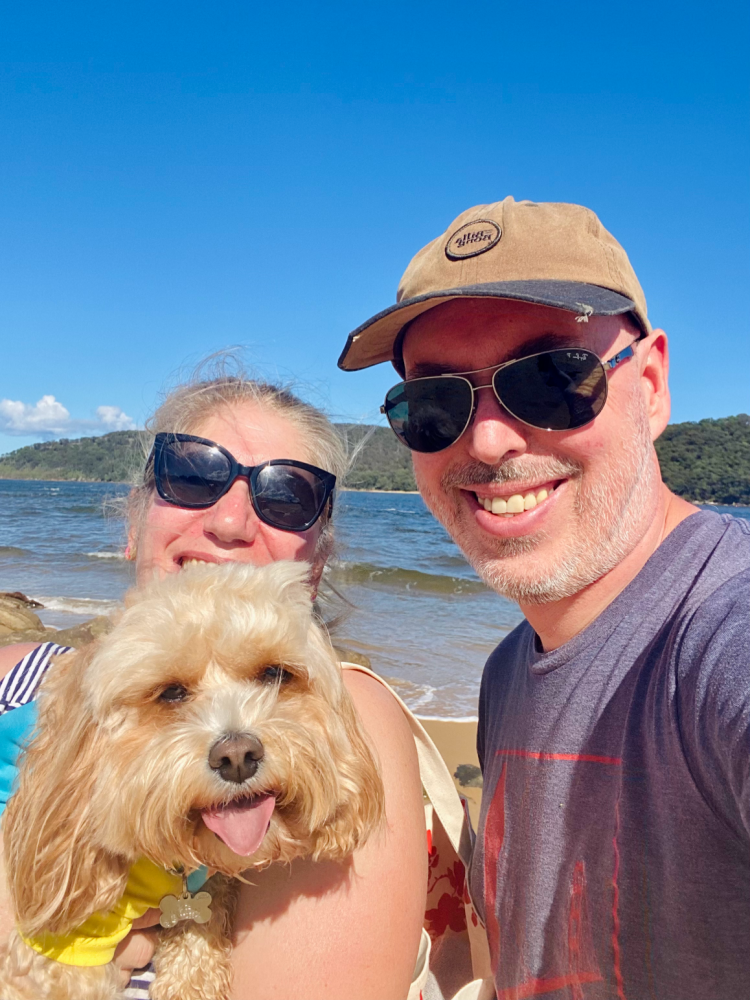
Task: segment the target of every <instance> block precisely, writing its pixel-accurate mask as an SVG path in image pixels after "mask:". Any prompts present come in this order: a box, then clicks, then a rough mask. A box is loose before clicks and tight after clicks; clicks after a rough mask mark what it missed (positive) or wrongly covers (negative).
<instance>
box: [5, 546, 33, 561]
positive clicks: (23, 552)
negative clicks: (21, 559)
mask: <svg viewBox="0 0 750 1000" xmlns="http://www.w3.org/2000/svg"><path fill="white" fill-rule="evenodd" d="M30 555H31V553H30V552H29V550H28V549H19V548H17V547H16V546H15V545H0V559H2V558H3V556H30Z"/></svg>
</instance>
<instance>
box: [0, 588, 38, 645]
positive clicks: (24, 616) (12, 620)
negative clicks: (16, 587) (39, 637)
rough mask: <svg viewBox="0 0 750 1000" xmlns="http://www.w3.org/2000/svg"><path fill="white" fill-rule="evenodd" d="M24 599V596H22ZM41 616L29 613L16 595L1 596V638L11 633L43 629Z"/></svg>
mask: <svg viewBox="0 0 750 1000" xmlns="http://www.w3.org/2000/svg"><path fill="white" fill-rule="evenodd" d="M21 596H22V597H23V595H21ZM43 628H44V625H42V620H41V618H40V617H39V615H35V614H34V612H33V611H29V609H28V607H26V606H25V604H24V602H23V601H22V600H20V599H19V598H18V597H16V596H15V594H2V595H0V636H5V635H8V634H9V633H11V632H28V631H30V630H40V629H43Z"/></svg>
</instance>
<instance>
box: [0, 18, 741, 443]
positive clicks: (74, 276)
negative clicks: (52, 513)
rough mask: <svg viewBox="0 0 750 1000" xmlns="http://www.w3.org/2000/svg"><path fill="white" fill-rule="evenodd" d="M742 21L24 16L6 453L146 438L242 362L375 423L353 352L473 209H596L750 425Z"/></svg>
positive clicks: (5, 127)
mask: <svg viewBox="0 0 750 1000" xmlns="http://www.w3.org/2000/svg"><path fill="white" fill-rule="evenodd" d="M749 19H750V15H749V13H748V6H747V4H745V3H743V4H740V3H733V2H732V3H714V4H712V5H710V6H707V5H705V4H701V5H698V4H692V3H689V2H683V3H679V4H678V3H659V2H658V0H657V2H653V0H652V2H650V3H641V2H639V0H636V2H631V3H628V4H617V3H609V4H603V3H601V2H597V3H585V2H577V0H573V2H568V3H566V4H561V3H559V0H557V2H547V0H541V2H537V3H534V4H531V3H524V4H521V3H513V4H511V3H504V2H500V0H495V2H493V3H487V2H483V0H477V2H474V3H473V4H465V5H462V4H456V3H455V2H454V3H444V2H441V0H436V2H431V3H423V2H412V3H409V2H406V3H404V2H403V0H402V2H400V3H393V2H390V0H386V2H383V0H381V2H379V3H378V4H368V3H359V4H351V3H347V4H344V3H340V2H330V3H314V2H307V3H297V2H288V3H286V4H274V5H271V4H262V5H261V4H256V3H248V2H245V3H237V2H234V0H222V2H220V3H218V4H208V3H202V4H200V3H191V2H189V0H181V2H180V3H177V2H173V0H166V2H165V0H159V2H157V3H153V2H151V3H148V4H146V3H142V2H140V0H131V2H129V3H128V4H121V3H117V2H113V3H109V4H102V3H101V2H96V3H93V2H92V3H81V2H76V0H69V2H68V3H66V4H60V3H54V4H53V3H38V2H35V0H27V2H26V3H24V4H20V3H17V4H15V5H13V8H12V9H11V6H10V5H5V7H4V13H3V15H2V18H1V19H0V136H2V139H1V140H0V141H1V142H2V146H3V150H2V156H1V157H0V275H1V277H0V365H1V366H2V367H1V368H0V401H2V402H0V452H3V451H8V450H11V449H12V448H15V447H19V446H20V445H22V444H27V443H29V442H30V441H33V440H40V439H41V438H42V437H44V436H50V435H58V436H59V435H61V434H64V435H65V436H76V435H79V434H87V433H96V432H100V431H103V430H107V429H114V428H117V427H126V426H130V425H131V424H133V423H135V424H140V422H141V421H142V420H143V419H144V417H145V416H146V415H147V413H148V412H149V410H150V409H151V408H152V406H153V404H154V402H155V400H156V397H157V395H158V392H159V390H160V389H161V388H162V387H163V386H164V385H165V383H166V382H167V381H168V380H169V379H170V378H172V377H174V375H175V373H176V372H177V371H179V370H181V369H182V370H184V369H185V367H186V366H188V367H189V366H190V365H191V364H193V363H195V362H197V361H198V360H200V359H201V358H202V357H204V356H205V355H206V354H208V353H210V352H211V351H215V350H218V349H220V348H224V347H227V346H229V345H244V347H245V356H246V358H247V359H248V360H249V361H251V362H254V363H256V364H258V365H259V366H260V370H261V371H262V372H263V373H264V374H266V375H272V376H274V375H279V376H281V377H282V378H286V377H289V376H296V377H297V379H298V380H299V384H300V386H301V389H302V392H303V394H304V395H306V396H307V397H308V398H310V399H312V400H313V401H314V402H318V403H322V404H323V405H324V406H326V407H327V408H328V410H329V411H330V412H331V413H332V415H333V416H334V417H335V418H338V419H355V420H367V421H375V420H376V419H378V413H377V411H378V405H379V403H380V401H381V399H382V396H383V394H384V392H385V390H386V389H387V388H388V386H389V385H390V384H392V382H393V381H394V376H393V373H392V370H391V369H390V367H389V366H380V367H379V368H375V369H371V370H369V371H368V372H363V373H359V374H344V373H342V372H339V371H337V369H336V359H337V357H338V355H339V352H340V350H341V348H342V346H343V343H344V341H345V337H346V334H347V333H348V331H349V330H350V329H351V328H353V327H354V326H357V325H358V324H359V323H360V322H362V321H363V320H364V319H365V318H367V317H368V316H369V315H371V314H372V313H374V312H377V311H379V310H380V309H382V308H384V307H385V306H387V305H389V304H390V303H392V302H393V301H394V297H395V289H396V285H397V283H398V280H399V277H400V275H401V272H402V271H403V269H404V267H405V266H406V264H407V263H408V261H409V259H410V257H411V256H412V254H413V253H415V252H416V251H417V250H418V249H419V248H420V247H421V246H422V245H423V244H424V243H426V242H427V241H428V240H430V239H432V238H434V237H435V236H437V235H438V234H439V233H441V232H442V231H443V230H444V229H445V228H446V227H447V225H448V224H449V223H450V221H451V220H452V219H453V218H454V217H455V216H456V215H457V214H458V213H459V212H460V211H462V210H463V209H465V208H467V207H469V206H470V205H473V204H477V203H481V202H488V201H495V200H498V199H500V198H502V197H504V196H505V195H506V194H513V195H514V196H515V197H516V198H517V199H520V198H530V199H533V200H537V201H545V200H553V201H574V202H580V203H583V204H586V205H588V206H589V207H591V208H593V209H594V210H595V211H596V212H597V213H598V214H599V216H600V218H601V219H602V221H603V222H604V224H605V225H606V226H607V228H609V229H610V230H611V231H612V232H614V234H615V235H616V236H617V237H618V239H620V241H621V242H622V243H623V244H624V246H625V247H626V249H627V250H628V252H629V254H630V257H631V260H632V262H633V264H634V266H635V268H636V271H637V273H638V275H639V277H640V279H641V283H642V285H643V287H644V289H645V292H646V296H647V298H648V302H649V313H650V316H651V319H652V322H654V323H655V324H658V325H660V326H663V327H664V328H665V329H666V330H667V331H668V333H669V334H670V335H671V340H672V358H673V361H672V388H673V400H674V407H673V420H676V421H679V420H697V419H700V418H702V417H719V416H725V415H729V414H734V413H738V412H748V411H750V377H749V375H748V372H749V371H750V323H749V322H748V312H747V309H746V307H745V300H746V297H747V291H748V288H749V287H750V282H749V281H748V279H749V278H750V273H749V272H750V236H749V235H748V234H749V233H750V184H749V183H748V181H749V177H748V169H749V168H748V164H750V114H749V112H750V76H749V74H748V69H747V66H748V59H747V52H748V41H749V38H748V34H749V32H748V21H749Z"/></svg>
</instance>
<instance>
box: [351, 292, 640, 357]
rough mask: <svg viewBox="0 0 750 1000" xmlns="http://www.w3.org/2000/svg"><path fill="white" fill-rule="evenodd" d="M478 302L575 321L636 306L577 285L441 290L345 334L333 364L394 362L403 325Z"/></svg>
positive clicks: (615, 294)
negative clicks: (570, 316)
mask: <svg viewBox="0 0 750 1000" xmlns="http://www.w3.org/2000/svg"><path fill="white" fill-rule="evenodd" d="M482 298H494V299H517V300H518V301H520V302H533V303H534V304H535V305H540V306H550V307H551V308H553V309H565V310H566V311H567V312H573V313H577V314H578V315H580V316H620V315H621V314H623V313H634V314H635V312H636V305H635V302H633V300H632V299H629V298H628V297H627V296H626V295H621V294H620V293H619V292H613V291H612V289H610V288H602V287H601V286H600V285H587V284H584V283H583V282H579V281H493V282H488V283H486V284H482V285H465V286H464V287H462V288H446V289H441V290H440V291H437V292H429V293H428V294H427V295H418V296H416V297H415V298H413V299H405V300H404V301H403V302H399V303H398V304H397V305H395V306H390V307H389V308H388V309H384V310H383V312H380V313H378V314H377V316H373V317H372V318H371V319H368V320H367V322H366V323H363V324H362V326H358V327H357V329H356V330H354V331H353V332H352V333H350V334H349V338H348V340H347V342H346V347H345V348H344V350H343V351H342V353H341V357H340V358H339V361H338V365H339V368H342V369H343V370H344V371H359V370H360V369H361V368H369V367H370V366H371V365H377V364H380V363H381V362H382V361H393V345H394V343H395V341H396V338H397V337H398V335H399V333H400V332H401V330H402V329H403V328H404V327H405V326H406V324H407V323H410V322H411V321H412V320H413V319H416V318H417V316H421V314H422V313H425V312H427V311H428V310H430V309H434V308H435V307H436V306H439V305H442V304H443V303H444V302H450V301H451V299H482Z"/></svg>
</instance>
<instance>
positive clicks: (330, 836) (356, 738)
mask: <svg viewBox="0 0 750 1000" xmlns="http://www.w3.org/2000/svg"><path fill="white" fill-rule="evenodd" d="M309 641H310V645H311V646H312V647H313V648H314V649H315V653H316V658H317V657H320V656H325V657H326V658H328V660H329V661H330V666H329V668H328V670H327V671H325V673H326V674H327V675H328V676H329V677H331V678H335V681H336V692H335V694H334V695H333V698H332V703H333V705H334V711H335V715H336V718H337V721H338V723H339V725H340V726H341V728H342V730H343V736H344V739H343V741H342V743H341V745H340V751H339V756H338V758H337V761H336V767H337V773H338V778H339V787H340V790H341V799H340V802H339V805H338V809H337V810H336V814H335V815H334V817H333V818H332V819H331V820H329V822H328V823H326V824H325V826H324V827H323V828H322V829H320V830H319V831H318V833H317V836H316V841H315V847H314V850H313V857H314V858H315V859H318V858H329V859H343V858H346V857H348V856H349V855H350V854H351V853H352V851H354V850H356V849H357V848H358V847H361V846H362V845H363V844H364V843H365V841H366V840H367V839H368V837H370V835H371V834H373V833H374V832H375V831H376V830H377V829H378V827H380V826H381V824H382V823H383V822H384V820H385V791H384V789H383V781H382V778H381V777H380V769H379V767H378V764H377V760H376V756H375V752H374V750H373V749H372V748H371V747H370V744H369V741H368V739H367V737H366V734H365V732H364V728H363V726H362V722H361V720H360V718H359V716H358V715H357V711H356V709H355V707H354V702H353V701H352V698H351V695H350V694H349V692H348V691H347V689H346V686H345V685H344V681H343V676H342V670H341V664H340V663H339V661H338V658H337V657H336V654H335V653H334V651H333V648H332V646H331V644H330V641H329V639H328V637H327V636H326V635H325V634H324V633H323V632H322V630H321V629H319V628H318V627H316V626H313V627H312V630H311V635H310V637H309Z"/></svg>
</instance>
